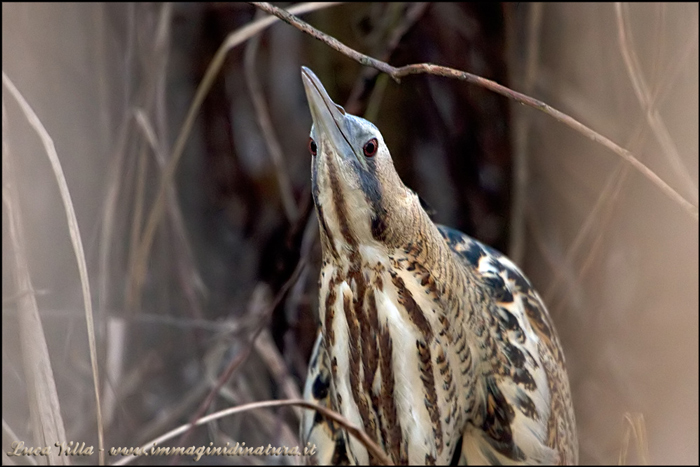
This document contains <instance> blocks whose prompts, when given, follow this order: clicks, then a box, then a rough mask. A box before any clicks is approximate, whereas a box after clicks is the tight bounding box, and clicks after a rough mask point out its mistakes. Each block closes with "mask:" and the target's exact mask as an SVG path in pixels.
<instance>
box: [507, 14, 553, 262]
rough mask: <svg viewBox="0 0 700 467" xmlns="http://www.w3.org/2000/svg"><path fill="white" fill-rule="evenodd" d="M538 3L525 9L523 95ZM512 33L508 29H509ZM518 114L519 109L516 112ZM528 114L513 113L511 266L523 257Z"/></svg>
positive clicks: (533, 54) (535, 42) (531, 78)
mask: <svg viewBox="0 0 700 467" xmlns="http://www.w3.org/2000/svg"><path fill="white" fill-rule="evenodd" d="M543 9H544V8H543V4H542V3H541V2H533V3H531V4H530V7H529V13H530V16H529V21H528V23H527V39H526V40H527V45H526V46H525V53H526V54H527V56H526V57H525V76H524V77H523V83H522V84H523V91H524V92H525V93H526V94H532V92H533V90H534V88H535V80H536V78H537V71H538V68H539V61H540V60H539V51H540V30H541V29H542V10H543ZM511 29H512V28H511ZM518 110H520V109H518ZM530 115H531V114H530V113H529V112H528V113H526V112H518V111H516V112H514V120H515V124H514V127H515V128H514V138H513V139H514V148H513V149H514V151H513V204H512V206H511V208H510V240H509V242H508V256H509V257H510V258H511V259H512V260H513V261H515V264H520V263H522V260H523V257H524V256H525V218H524V216H525V203H526V199H527V188H528V186H529V182H528V179H529V159H528V151H527V150H528V147H527V146H528V141H529V138H528V137H529V135H530V121H531V118H530Z"/></svg>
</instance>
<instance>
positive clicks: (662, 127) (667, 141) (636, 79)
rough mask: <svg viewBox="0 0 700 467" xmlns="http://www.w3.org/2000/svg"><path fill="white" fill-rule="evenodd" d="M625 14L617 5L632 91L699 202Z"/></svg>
mask: <svg viewBox="0 0 700 467" xmlns="http://www.w3.org/2000/svg"><path fill="white" fill-rule="evenodd" d="M625 13H626V12H625V11H623V6H622V4H621V3H619V2H618V3H615V18H616V20H617V30H618V35H617V36H618V42H619V44H620V52H622V58H623V59H624V62H625V67H626V68H627V74H628V76H629V78H630V81H631V83H632V89H633V90H634V93H635V95H636V96H637V99H638V100H639V104H640V106H641V107H642V110H644V115H645V117H646V119H647V123H648V124H649V128H651V131H652V132H653V133H654V136H656V140H657V141H658V142H659V146H661V149H662V152H663V154H664V156H666V160H667V161H668V163H669V165H670V166H671V169H672V170H673V171H674V172H675V174H676V175H677V176H678V178H679V179H680V181H681V182H682V183H683V186H684V187H685V189H686V191H687V193H688V194H689V195H690V196H693V198H694V201H695V202H697V197H698V195H697V191H698V187H697V186H696V185H695V182H694V181H693V178H692V177H691V175H690V171H689V170H688V168H687V167H686V166H685V164H684V163H683V160H682V159H681V156H680V154H679V153H678V149H677V148H676V145H675V144H674V142H673V138H672V137H671V134H670V133H669V131H668V128H667V127H666V124H665V123H664V121H663V119H662V118H661V115H660V114H659V111H658V110H657V109H656V106H655V105H654V102H653V100H652V97H651V94H652V93H651V92H650V91H649V86H647V83H646V80H645V79H644V75H643V73H642V69H641V65H640V64H639V59H638V58H637V54H636V53H635V50H634V47H633V46H632V45H631V44H630V42H631V38H630V37H629V35H630V32H629V31H628V30H627V26H626V23H627V21H626V18H625V17H626V14H625Z"/></svg>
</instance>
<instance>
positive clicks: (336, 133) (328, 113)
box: [301, 66, 367, 167]
mask: <svg viewBox="0 0 700 467" xmlns="http://www.w3.org/2000/svg"><path fill="white" fill-rule="evenodd" d="M301 79H302V81H303V83H304V89H305V90H306V100H307V101H308V102H309V109H310V110H311V118H312V119H313V122H314V127H315V128H316V131H317V132H319V135H323V136H325V137H326V138H327V139H328V141H329V142H330V144H331V146H332V150H333V151H334V152H335V153H336V154H338V156H339V157H340V158H341V159H345V158H347V157H349V156H350V155H351V154H352V155H353V156H354V157H355V159H357V160H358V162H360V165H361V166H362V167H365V166H366V164H367V162H366V161H365V160H364V158H362V157H359V156H358V154H357V153H356V152H355V150H354V148H353V145H352V144H351V143H350V139H349V138H348V132H347V131H346V128H347V126H346V125H347V117H346V116H345V109H343V108H342V107H341V106H339V105H337V104H336V103H335V102H333V101H332V100H331V98H330V96H329V95H328V93H327V92H326V89H325V88H324V87H323V85H322V84H321V81H320V80H319V79H318V78H317V77H316V75H315V74H314V72H313V71H311V70H310V69H308V68H306V67H305V66H303V67H301ZM317 144H319V149H320V141H319V142H318V143H317Z"/></svg>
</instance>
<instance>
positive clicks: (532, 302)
mask: <svg viewBox="0 0 700 467" xmlns="http://www.w3.org/2000/svg"><path fill="white" fill-rule="evenodd" d="M437 227H438V230H439V231H440V234H441V235H442V237H443V238H444V239H445V242H446V243H447V245H448V246H449V247H450V249H451V250H452V251H453V252H454V253H455V254H456V256H457V258H458V259H459V260H460V262H461V263H462V264H463V266H464V267H466V268H469V269H470V277H474V278H476V280H477V282H478V283H477V284H476V286H478V287H480V288H481V295H485V296H487V299H486V300H485V301H484V302H483V303H482V306H480V307H479V309H481V310H483V312H484V316H483V322H484V323H485V324H484V325H485V327H486V329H488V332H486V333H485V334H484V336H486V338H485V342H483V343H481V344H482V347H484V348H486V349H491V350H487V351H486V352H485V353H484V355H488V356H489V357H484V361H483V362H481V363H482V371H483V373H482V374H481V378H482V384H481V386H482V389H481V402H482V404H481V411H480V412H481V415H480V417H479V420H478V423H477V426H474V427H472V428H473V429H472V432H471V434H469V435H468V434H465V439H464V443H463V449H462V453H463V456H464V457H465V458H466V459H465V460H468V461H471V462H470V463H474V462H480V461H483V462H489V463H491V462H494V461H496V462H513V461H515V462H532V461H536V462H544V463H551V462H556V461H559V462H563V463H570V462H572V461H573V460H575V459H576V457H577V450H578V449H577V442H576V427H575V421H574V416H573V408H572V404H571V396H570V390H569V382H568V376H567V374H566V366H565V361H564V354H563V352H562V349H561V345H560V342H559V339H558V337H557V334H556V331H555V328H554V326H553V324H552V321H551V318H550V316H549V313H548V311H547V308H546V307H545V305H544V303H543V301H542V299H541V298H540V296H539V294H538V293H537V291H536V290H535V288H534V287H533V286H532V284H531V283H530V281H529V280H528V279H527V278H526V277H525V275H524V274H523V272H522V271H521V270H520V268H518V267H517V266H516V265H515V264H514V263H513V262H512V261H511V260H510V259H508V258H507V257H506V256H505V255H503V254H502V253H500V252H499V251H497V250H495V249H493V248H491V247H489V246H487V245H484V244H483V243H481V242H479V241H477V240H475V239H473V238H471V237H469V236H468V235H466V234H464V233H462V232H459V231H457V230H454V229H451V228H448V227H444V226H440V225H438V226H437ZM481 295H480V296H481Z"/></svg>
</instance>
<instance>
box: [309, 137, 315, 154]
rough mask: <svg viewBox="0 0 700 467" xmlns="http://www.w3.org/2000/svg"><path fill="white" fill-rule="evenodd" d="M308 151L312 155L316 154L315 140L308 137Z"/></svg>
mask: <svg viewBox="0 0 700 467" xmlns="http://www.w3.org/2000/svg"><path fill="white" fill-rule="evenodd" d="M309 152H310V153H311V155H312V156H315V155H316V141H314V140H313V139H312V138H309Z"/></svg>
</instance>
